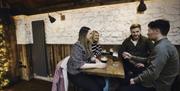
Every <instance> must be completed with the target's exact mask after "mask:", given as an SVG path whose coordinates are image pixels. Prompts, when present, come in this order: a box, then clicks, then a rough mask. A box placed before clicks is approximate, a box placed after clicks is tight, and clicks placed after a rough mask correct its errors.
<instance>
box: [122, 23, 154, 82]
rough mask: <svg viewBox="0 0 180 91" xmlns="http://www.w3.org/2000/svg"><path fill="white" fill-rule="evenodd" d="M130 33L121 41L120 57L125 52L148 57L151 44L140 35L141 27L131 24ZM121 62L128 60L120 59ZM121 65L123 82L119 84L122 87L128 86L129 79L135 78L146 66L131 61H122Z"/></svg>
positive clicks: (151, 47)
mask: <svg viewBox="0 0 180 91" xmlns="http://www.w3.org/2000/svg"><path fill="white" fill-rule="evenodd" d="M130 32H131V35H130V36H129V37H128V38H126V39H125V40H124V41H123V43H122V46H120V49H119V55H120V57H121V55H122V53H123V52H125V51H126V52H129V53H131V54H133V55H136V56H141V57H148V56H149V54H150V52H151V51H152V49H153V43H152V41H150V40H149V39H148V38H146V37H144V36H142V35H141V25H140V24H132V25H131V26H130ZM122 60H128V59H123V58H122ZM123 64H124V69H125V80H124V81H122V82H121V83H122V85H129V80H130V78H132V77H135V76H137V75H138V74H139V73H141V72H142V71H143V70H144V69H145V66H146V64H143V63H141V62H139V63H135V62H133V61H131V60H128V61H123Z"/></svg>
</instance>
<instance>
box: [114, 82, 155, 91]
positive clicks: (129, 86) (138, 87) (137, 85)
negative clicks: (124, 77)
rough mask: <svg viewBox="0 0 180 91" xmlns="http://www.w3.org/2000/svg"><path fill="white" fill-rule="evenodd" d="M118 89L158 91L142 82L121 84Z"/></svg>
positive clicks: (126, 90) (125, 90)
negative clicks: (144, 85) (141, 83)
mask: <svg viewBox="0 0 180 91" xmlns="http://www.w3.org/2000/svg"><path fill="white" fill-rule="evenodd" d="M117 91H156V90H155V88H146V87H143V86H141V85H140V84H136V85H127V86H120V87H119V89H118V90H117Z"/></svg>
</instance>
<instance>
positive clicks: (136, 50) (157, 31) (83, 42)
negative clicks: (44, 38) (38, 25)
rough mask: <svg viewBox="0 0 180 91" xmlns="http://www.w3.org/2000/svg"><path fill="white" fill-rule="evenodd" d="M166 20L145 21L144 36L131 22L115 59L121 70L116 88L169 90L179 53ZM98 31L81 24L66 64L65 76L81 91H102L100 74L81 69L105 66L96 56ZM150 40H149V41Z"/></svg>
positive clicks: (121, 89) (99, 54)
mask: <svg viewBox="0 0 180 91" xmlns="http://www.w3.org/2000/svg"><path fill="white" fill-rule="evenodd" d="M169 30H170V23H169V21H167V20H163V19H158V20H155V21H151V22H150V23H149V24H148V34H147V35H148V38H146V37H144V36H142V35H141V25H140V24H132V25H131V27H130V32H131V35H130V36H129V37H128V38H126V39H125V40H124V42H123V43H122V45H121V46H120V48H119V50H118V52H119V58H120V59H121V60H122V62H123V65H124V70H125V79H120V80H119V82H118V83H117V84H119V89H118V90H117V91H171V86H172V84H173V82H174V80H175V78H176V77H177V76H178V75H179V69H180V68H179V66H180V65H179V54H178V52H177V49H176V48H175V46H174V45H173V44H171V42H170V41H169V40H168V38H167V34H168V32H169ZM98 41H99V33H98V32H97V31H95V30H91V29H90V28H88V27H81V29H80V31H79V38H78V41H77V42H76V43H75V44H74V45H73V46H72V51H71V54H70V58H69V60H68V63H67V71H68V79H69V80H70V81H71V82H72V83H73V84H74V85H76V86H77V87H80V88H82V89H83V90H84V91H103V88H104V87H105V79H104V77H100V76H96V75H89V74H86V73H84V72H82V70H83V69H91V68H98V69H102V68H105V67H106V63H102V62H101V61H100V60H99V59H98V57H99V56H101V51H102V48H101V46H100V45H99V44H98ZM152 41H153V42H152Z"/></svg>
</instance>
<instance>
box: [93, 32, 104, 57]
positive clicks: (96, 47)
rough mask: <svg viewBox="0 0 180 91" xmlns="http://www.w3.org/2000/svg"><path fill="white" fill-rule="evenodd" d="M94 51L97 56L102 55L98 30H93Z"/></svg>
mask: <svg viewBox="0 0 180 91" xmlns="http://www.w3.org/2000/svg"><path fill="white" fill-rule="evenodd" d="M92 42H93V43H92V52H93V55H94V56H95V57H98V56H100V55H101V51H102V47H101V46H100V45H99V44H98V42H99V33H98V31H95V30H93V31H92Z"/></svg>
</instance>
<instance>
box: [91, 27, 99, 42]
mask: <svg viewBox="0 0 180 91" xmlns="http://www.w3.org/2000/svg"><path fill="white" fill-rule="evenodd" d="M95 34H99V32H98V31H96V30H93V31H92V37H91V38H92V40H93V39H94V36H95ZM98 41H99V40H98ZM98 41H97V42H98ZM93 42H94V41H93Z"/></svg>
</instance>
